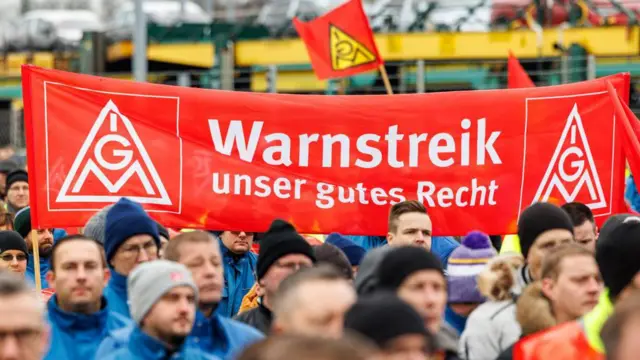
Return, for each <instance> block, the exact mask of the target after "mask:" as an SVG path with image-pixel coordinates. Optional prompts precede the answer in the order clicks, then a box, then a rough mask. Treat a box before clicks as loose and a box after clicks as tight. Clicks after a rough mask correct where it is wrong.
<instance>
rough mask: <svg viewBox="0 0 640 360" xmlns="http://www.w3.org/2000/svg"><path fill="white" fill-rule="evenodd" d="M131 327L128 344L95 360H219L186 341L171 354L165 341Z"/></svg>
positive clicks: (98, 355)
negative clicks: (162, 341)
mask: <svg viewBox="0 0 640 360" xmlns="http://www.w3.org/2000/svg"><path fill="white" fill-rule="evenodd" d="M130 329H131V331H130V332H129V338H128V339H127V342H126V344H124V345H123V346H121V347H119V348H117V349H114V350H113V351H110V352H107V353H98V354H96V356H95V360H219V358H218V357H215V356H213V355H208V354H205V353H203V352H202V351H200V349H198V348H194V347H191V346H189V344H187V343H186V342H185V344H183V345H182V346H181V347H180V349H178V350H177V351H176V352H174V353H173V354H171V353H170V352H169V351H167V348H166V347H165V345H164V344H163V343H161V342H160V341H159V340H157V339H155V338H153V337H151V336H149V335H147V334H145V333H144V332H143V331H142V330H141V329H140V328H139V327H137V326H134V327H132V328H130ZM101 348H102V346H101ZM102 354H105V355H102ZM89 359H90V358H89ZM81 360H85V359H81Z"/></svg>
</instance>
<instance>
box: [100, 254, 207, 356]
mask: <svg viewBox="0 0 640 360" xmlns="http://www.w3.org/2000/svg"><path fill="white" fill-rule="evenodd" d="M127 289H128V295H129V308H130V312H131V318H132V319H133V321H134V322H135V323H136V325H137V326H136V327H135V328H134V329H133V331H132V332H131V334H130V336H129V337H128V342H127V343H125V344H121V346H120V347H119V348H117V349H112V351H108V352H104V351H101V350H104V349H102V348H101V349H99V350H98V354H101V353H102V354H106V355H104V356H101V357H98V356H96V360H106V359H108V360H116V359H118V360H120V359H126V360H137V359H169V358H179V359H183V360H212V359H218V358H217V357H213V356H211V355H208V354H205V353H204V352H202V351H201V350H200V349H198V348H196V347H192V346H189V345H188V344H187V343H186V342H185V339H186V337H187V335H189V333H190V332H191V328H192V327H193V322H194V319H195V313H196V304H197V303H198V288H197V286H196V284H195V282H194V281H193V278H192V276H191V272H190V271H189V269H187V268H186V267H185V266H184V265H182V264H178V263H176V262H173V261H167V260H156V261H151V262H146V263H143V264H140V265H138V266H137V267H136V268H135V269H134V270H133V272H132V273H131V274H130V275H129V277H128V279H127Z"/></svg>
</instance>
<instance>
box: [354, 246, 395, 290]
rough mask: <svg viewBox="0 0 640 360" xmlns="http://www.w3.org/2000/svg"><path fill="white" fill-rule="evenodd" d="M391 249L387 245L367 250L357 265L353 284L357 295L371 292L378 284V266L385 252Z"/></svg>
mask: <svg viewBox="0 0 640 360" xmlns="http://www.w3.org/2000/svg"><path fill="white" fill-rule="evenodd" d="M389 251H391V247H390V246H388V245H385V246H382V247H379V248H375V249H372V250H369V252H367V255H365V257H364V259H362V262H361V263H360V266H359V267H358V274H357V275H356V280H355V285H356V291H357V292H358V295H365V294H369V293H372V292H373V291H374V290H375V288H376V286H377V285H378V268H379V267H380V263H381V262H382V259H383V258H384V257H385V255H386V254H388V253H389Z"/></svg>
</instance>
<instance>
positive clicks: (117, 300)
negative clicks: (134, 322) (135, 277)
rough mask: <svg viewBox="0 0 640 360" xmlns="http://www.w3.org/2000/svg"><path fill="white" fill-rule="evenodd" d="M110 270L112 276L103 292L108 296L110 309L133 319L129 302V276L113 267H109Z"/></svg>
mask: <svg viewBox="0 0 640 360" xmlns="http://www.w3.org/2000/svg"><path fill="white" fill-rule="evenodd" d="M109 270H111V278H109V283H108V284H107V286H106V287H105V288H104V292H103V295H104V297H105V298H107V304H109V309H110V310H111V311H114V312H116V313H118V314H120V315H122V316H124V317H126V318H127V319H131V314H130V313H129V304H127V277H126V276H123V275H120V274H119V273H118V272H117V271H115V269H113V268H109Z"/></svg>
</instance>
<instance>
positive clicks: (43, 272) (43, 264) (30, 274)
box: [24, 254, 49, 289]
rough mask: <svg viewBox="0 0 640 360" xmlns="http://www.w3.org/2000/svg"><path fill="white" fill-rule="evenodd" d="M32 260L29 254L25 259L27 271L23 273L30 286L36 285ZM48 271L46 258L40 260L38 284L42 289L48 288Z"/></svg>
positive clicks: (31, 255)
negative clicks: (39, 283)
mask: <svg viewBox="0 0 640 360" xmlns="http://www.w3.org/2000/svg"><path fill="white" fill-rule="evenodd" d="M34 262H35V260H34V258H33V254H29V257H28V259H27V271H26V272H25V273H24V276H25V278H26V279H27V281H29V282H30V283H31V284H35V283H36V278H35V276H34V272H35V269H34ZM48 271H49V259H48V258H43V257H41V258H40V282H41V284H42V288H43V289H46V288H48V287H49V283H48V282H47V278H46V276H47V272H48Z"/></svg>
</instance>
